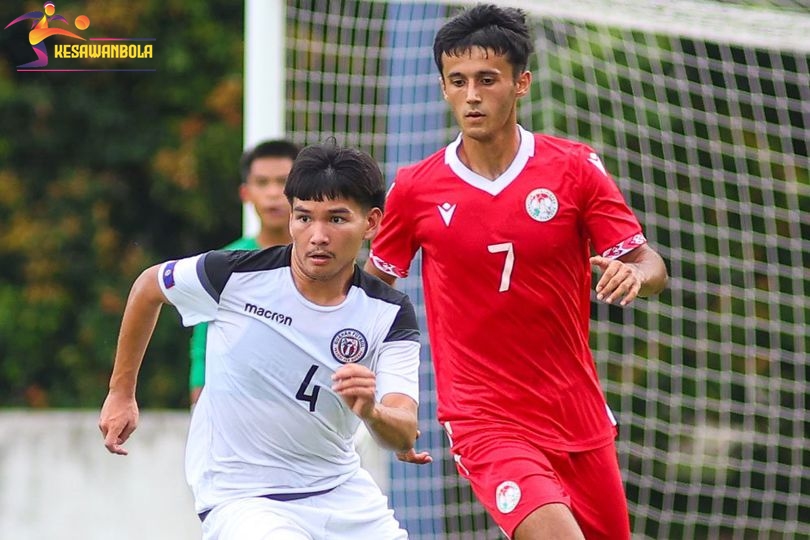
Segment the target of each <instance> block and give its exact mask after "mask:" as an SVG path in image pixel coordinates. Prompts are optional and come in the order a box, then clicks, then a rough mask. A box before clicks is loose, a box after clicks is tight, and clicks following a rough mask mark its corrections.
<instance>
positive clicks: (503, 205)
mask: <svg viewBox="0 0 810 540" xmlns="http://www.w3.org/2000/svg"><path fill="white" fill-rule="evenodd" d="M519 129H520V133H521V144H520V148H519V150H518V153H517V156H516V157H515V159H514V161H513V162H512V165H511V166H510V167H509V169H508V170H507V171H505V172H504V173H503V174H502V175H501V176H500V177H498V178H497V179H495V180H488V179H486V178H483V177H481V176H479V175H478V174H476V173H474V172H473V171H471V170H470V169H468V168H467V167H466V166H465V165H464V164H463V163H462V162H461V161H460V160H459V158H458V154H457V150H458V146H459V144H460V143H461V137H460V136H459V138H458V139H456V141H455V142H454V143H452V144H450V145H449V146H447V147H446V148H445V149H444V150H442V151H439V152H437V153H435V154H433V155H432V156H430V157H428V158H427V159H425V160H423V161H421V162H419V163H417V164H415V165H413V166H410V167H406V168H403V169H402V170H400V171H399V173H398V174H397V177H396V180H395V182H394V185H393V186H392V188H391V190H390V192H389V195H388V200H387V202H386V212H385V217H384V218H383V223H382V228H381V230H380V233H379V234H378V235H377V237H376V238H375V240H374V242H373V244H372V252H371V259H372V261H373V263H374V264H375V265H376V266H377V267H378V268H379V269H380V270H382V271H384V272H387V273H389V274H392V275H395V276H397V277H404V276H406V275H407V272H408V268H409V266H410V263H411V260H412V259H413V257H414V255H415V253H416V251H417V249H418V248H420V247H421V248H422V277H423V284H424V291H425V301H426V308H427V319H428V330H429V337H430V344H431V348H432V353H433V362H434V367H435V372H436V383H437V391H438V398H439V406H438V417H439V420H440V421H441V422H447V421H451V422H452V423H453V424H460V423H463V424H464V425H466V426H467V427H469V428H473V426H478V427H480V428H484V429H486V428H487V427H495V426H500V427H505V428H508V429H516V430H524V431H526V434H527V436H530V437H532V438H533V439H534V440H536V441H538V442H540V443H542V444H544V445H547V446H548V447H549V448H554V449H559V450H568V451H578V450H585V449H590V448H596V447H598V446H601V445H603V444H605V443H607V442H609V441H610V440H611V439H612V438H613V436H614V433H615V430H614V428H613V424H614V423H615V422H614V421H613V415H612V413H611V412H610V410H609V409H608V408H607V404H606V402H605V399H604V395H603V393H602V390H601V387H600V385H599V380H598V377H597V373H596V368H595V366H594V363H593V358H592V356H591V351H590V348H589V345H588V332H589V330H588V327H589V319H590V289H591V266H590V263H589V261H588V258H589V256H590V254H591V245H593V247H594V248H595V250H596V251H597V252H598V253H600V254H603V255H605V256H608V257H618V256H620V255H622V254H624V253H627V252H628V251H630V250H632V249H634V248H635V247H637V246H639V245H641V244H643V243H644V242H645V241H646V240H645V239H644V236H643V235H642V233H641V226H640V225H639V223H638V220H637V219H636V218H635V216H634V215H633V212H632V211H631V210H630V209H629V208H628V206H627V204H626V203H625V201H624V198H623V197H622V195H621V193H620V192H619V189H618V187H617V186H616V184H615V183H614V182H613V180H612V179H611V178H610V177H609V176H608V175H607V173H606V172H605V170H604V167H603V166H602V163H601V161H600V160H599V158H598V157H597V155H596V153H595V152H593V150H591V149H590V148H588V147H587V146H585V145H582V144H578V143H575V142H571V141H567V140H564V139H559V138H555V137H550V136H546V135H539V134H535V135H533V134H531V133H529V132H528V131H525V130H523V129H522V128H519ZM493 424H494V425H493ZM459 427H461V426H459ZM473 429H474V428H473Z"/></svg>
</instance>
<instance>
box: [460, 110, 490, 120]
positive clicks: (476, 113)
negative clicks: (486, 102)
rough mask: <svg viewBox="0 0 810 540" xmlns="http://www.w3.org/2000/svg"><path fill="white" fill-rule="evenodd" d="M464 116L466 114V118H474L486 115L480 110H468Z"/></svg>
mask: <svg viewBox="0 0 810 540" xmlns="http://www.w3.org/2000/svg"><path fill="white" fill-rule="evenodd" d="M464 116H466V117H467V118H472V119H475V118H483V117H484V116H486V115H485V114H484V113H482V112H480V111H470V112H468V113H467V114H465V115H464Z"/></svg>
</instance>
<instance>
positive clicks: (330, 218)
mask: <svg viewBox="0 0 810 540" xmlns="http://www.w3.org/2000/svg"><path fill="white" fill-rule="evenodd" d="M381 219H382V212H381V211H380V209H379V208H372V209H371V210H369V211H365V210H363V208H362V207H361V206H360V205H359V204H357V203H356V202H355V201H353V200H350V199H325V200H323V201H302V200H300V199H298V198H295V199H293V204H292V216H291V217H290V236H292V239H293V256H292V264H293V269H294V270H295V271H297V272H299V273H300V274H303V276H304V277H306V278H307V279H310V280H314V281H321V282H324V281H330V280H342V279H347V278H348V277H350V276H351V274H352V273H353V272H354V261H355V259H356V258H357V254H358V252H359V251H360V247H361V246H362V245H363V241H364V240H369V239H371V238H372V237H373V236H374V235H375V234H376V232H377V229H378V228H379V225H380V220H381Z"/></svg>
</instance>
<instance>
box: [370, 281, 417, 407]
mask: <svg viewBox="0 0 810 540" xmlns="http://www.w3.org/2000/svg"><path fill="white" fill-rule="evenodd" d="M419 349H420V345H419V328H418V326H417V322H416V311H415V310H414V308H413V304H411V301H410V300H409V299H408V297H407V296H403V298H402V301H401V303H400V305H399V311H398V313H397V316H396V317H395V318H394V321H393V323H392V324H391V327H390V328H389V330H388V334H387V335H386V337H385V339H384V340H383V342H382V344H381V346H380V354H379V358H378V360H377V372H376V376H377V397H378V399H382V398H383V396H385V395H386V394H391V393H398V394H405V395H406V396H410V397H411V398H413V400H414V401H416V402H417V403H419Z"/></svg>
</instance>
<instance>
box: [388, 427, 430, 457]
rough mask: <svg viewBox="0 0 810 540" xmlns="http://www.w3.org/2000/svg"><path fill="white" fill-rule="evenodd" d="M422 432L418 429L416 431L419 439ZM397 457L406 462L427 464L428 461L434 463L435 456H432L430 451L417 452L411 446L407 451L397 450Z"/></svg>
mask: <svg viewBox="0 0 810 540" xmlns="http://www.w3.org/2000/svg"><path fill="white" fill-rule="evenodd" d="M421 434H422V433H421V432H420V431H419V430H417V431H416V438H417V439H419V436H420V435H421ZM396 455H397V459H398V460H400V461H402V462H405V463H415V464H416V465H427V464H428V463H433V458H432V457H430V454H429V453H428V452H417V451H416V450H415V449H414V448H411V449H410V450H408V451H407V452H396Z"/></svg>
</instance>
